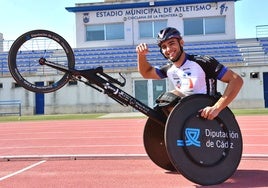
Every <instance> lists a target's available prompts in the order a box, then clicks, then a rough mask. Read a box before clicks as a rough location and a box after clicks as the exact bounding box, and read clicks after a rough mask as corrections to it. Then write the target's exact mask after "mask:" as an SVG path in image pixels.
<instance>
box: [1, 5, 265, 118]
mask: <svg viewBox="0 0 268 188" xmlns="http://www.w3.org/2000/svg"><path fill="white" fill-rule="evenodd" d="M235 3H236V0H177V1H176V0H166V1H153V0H149V1H123V0H118V1H116V0H115V1H113V0H107V1H105V2H101V3H100V2H98V3H83V4H75V6H74V7H66V10H67V11H69V12H70V13H74V16H75V18H76V19H75V20H76V47H75V48H74V49H73V50H74V53H75V59H76V68H77V69H86V68H93V67H98V66H103V67H104V71H105V72H106V73H108V74H110V75H111V76H113V77H115V78H120V77H119V75H118V72H122V73H124V75H125V77H126V80H127V82H126V86H125V87H124V88H122V90H124V91H126V92H127V93H129V94H130V95H132V96H135V98H137V99H139V100H140V101H142V102H143V103H145V104H147V105H149V106H151V107H152V106H153V105H154V100H155V98H156V97H157V96H158V95H159V94H160V93H162V92H164V91H166V90H170V89H172V85H171V84H170V83H169V81H168V80H145V79H143V78H142V77H141V75H140V74H139V73H138V72H137V57H136V56H137V55H136V52H135V47H136V45H138V44H139V43H141V42H145V43H148V44H149V46H150V54H149V55H148V60H149V62H151V63H152V64H153V65H155V66H161V65H163V64H165V63H166V60H165V59H164V58H163V57H162V55H161V54H160V53H159V48H158V47H157V45H156V39H155V38H156V35H157V33H158V31H159V30H160V29H162V28H164V27H166V26H171V27H176V28H177V29H178V30H180V31H181V33H182V35H183V38H184V41H185V46H184V49H185V51H186V52H187V53H189V54H199V55H211V56H213V57H215V58H216V59H217V60H218V61H220V62H221V63H223V64H225V65H226V66H228V67H231V68H232V69H233V70H234V71H236V72H237V73H239V74H240V75H241V76H242V77H243V79H244V86H243V88H242V90H241V92H240V93H239V95H238V96H237V98H236V99H235V100H234V101H233V103H232V104H231V105H230V107H231V108H264V107H268V68H267V57H268V56H267V51H268V38H265V37H263V36H262V35H261V32H260V33H259V34H260V37H258V36H257V37H256V38H247V39H236V36H235V6H234V5H235ZM262 28H263V27H261V26H260V27H259V31H261V29H262ZM257 33H258V31H257ZM58 34H59V35H60V33H58ZM7 54H8V52H7V51H5V50H4V48H3V43H2V45H1V44H0V63H1V68H0V70H1V81H0V82H1V83H0V87H1V92H0V97H1V100H20V101H21V106H22V114H60V113H92V112H122V111H133V109H132V108H128V107H123V106H121V105H120V104H118V103H117V102H115V101H114V100H112V99H110V98H109V97H108V96H106V95H104V94H100V93H99V92H98V91H96V90H94V89H92V88H91V87H88V86H86V85H84V84H82V83H78V84H77V83H75V82H70V83H69V84H67V85H66V86H65V87H63V88H62V89H60V90H58V91H57V92H54V93H49V94H35V93H32V92H30V91H26V90H25V89H23V88H21V87H16V84H15V83H14V80H13V79H12V77H10V75H9V74H8V70H7ZM32 79H35V77H33V78H32ZM51 80H52V81H53V76H51ZM36 81H38V80H36ZM224 88H225V84H223V83H221V82H219V83H218V90H219V91H220V92H222V91H223V90H224ZM40 101H41V102H40Z"/></svg>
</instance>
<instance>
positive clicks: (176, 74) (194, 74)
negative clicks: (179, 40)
mask: <svg viewBox="0 0 268 188" xmlns="http://www.w3.org/2000/svg"><path fill="white" fill-rule="evenodd" d="M226 71H227V67H225V66H224V65H222V64H221V63H219V62H218V61H217V60H216V59H215V58H213V57H210V56H200V55H189V54H186V56H185V60H184V62H183V64H182V65H181V66H180V67H176V66H175V65H174V64H173V63H168V64H167V65H164V66H162V67H160V68H156V72H157V74H158V75H159V76H160V77H161V78H166V77H168V78H169V79H170V80H171V82H172V83H173V85H174V87H175V89H176V90H178V91H180V92H182V93H183V94H185V95H191V94H199V93H200V94H209V95H216V93H217V80H220V79H221V78H222V77H223V76H224V74H225V73H226Z"/></svg>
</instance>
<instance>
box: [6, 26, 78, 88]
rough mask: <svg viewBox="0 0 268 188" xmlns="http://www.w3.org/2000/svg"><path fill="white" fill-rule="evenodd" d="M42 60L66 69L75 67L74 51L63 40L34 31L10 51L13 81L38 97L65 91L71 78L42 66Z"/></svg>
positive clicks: (23, 37) (45, 31) (13, 45)
mask: <svg viewBox="0 0 268 188" xmlns="http://www.w3.org/2000/svg"><path fill="white" fill-rule="evenodd" d="M40 58H45V59H46V60H48V61H51V62H54V63H57V64H59V65H61V66H64V67H67V69H73V68H74V65H75V58H74V53H73V50H72V48H71V47H70V45H69V44H68V42H67V41H66V40H65V39H64V38H62V37H61V36H59V35H58V34H56V33H54V32H51V31H47V30H33V31H29V32H27V33H24V34H23V35H21V36H20V37H19V38H18V39H17V40H15V41H14V43H13V44H12V46H11V48H10V51H9V54H8V67H9V71H10V73H11V75H12V77H13V78H14V79H15V80H16V82H17V83H18V84H19V85H20V86H22V87H24V88H25V89H27V90H30V91H33V92H37V93H48V92H53V91H56V90H58V89H59V88H61V87H63V86H64V85H65V84H66V83H67V82H68V80H69V79H70V74H69V73H68V72H61V71H59V70H56V69H53V68H51V67H48V66H46V65H40V64H39V60H40Z"/></svg>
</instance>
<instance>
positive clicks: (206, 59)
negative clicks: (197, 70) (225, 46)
mask: <svg viewBox="0 0 268 188" xmlns="http://www.w3.org/2000/svg"><path fill="white" fill-rule="evenodd" d="M187 58H188V59H189V60H191V61H195V62H197V63H211V62H218V61H217V60H216V59H215V58H214V57H212V56H208V55H193V54H187Z"/></svg>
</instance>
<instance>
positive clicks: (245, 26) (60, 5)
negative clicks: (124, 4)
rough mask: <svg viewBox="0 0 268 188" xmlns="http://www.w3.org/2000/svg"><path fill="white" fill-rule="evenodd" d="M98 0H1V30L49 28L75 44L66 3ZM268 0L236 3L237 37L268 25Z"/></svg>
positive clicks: (16, 32)
mask: <svg viewBox="0 0 268 188" xmlns="http://www.w3.org/2000/svg"><path fill="white" fill-rule="evenodd" d="M92 1H96V0H0V33H3V35H4V39H6V40H15V39H16V38H17V37H18V36H20V35H21V34H23V33H25V32H27V31H29V30H33V29H47V30H51V31H54V32H56V33H58V34H60V35H61V36H63V37H64V38H65V39H66V40H67V41H68V42H69V43H70V45H71V46H75V39H74V38H75V14H74V13H70V12H68V11H67V10H66V9H65V7H73V6H75V3H87V2H92ZM267 7H268V1H267V0H239V1H237V2H236V3H235V19H236V38H254V37H256V26H257V25H268V11H267Z"/></svg>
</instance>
